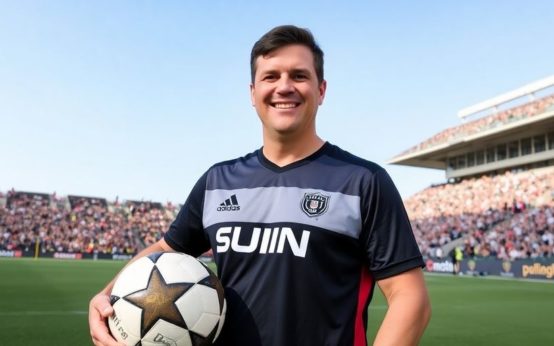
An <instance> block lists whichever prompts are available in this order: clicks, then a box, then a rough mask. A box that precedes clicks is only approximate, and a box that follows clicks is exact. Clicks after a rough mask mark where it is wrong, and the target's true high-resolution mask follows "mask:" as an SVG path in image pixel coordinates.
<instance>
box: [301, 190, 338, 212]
mask: <svg viewBox="0 0 554 346" xmlns="http://www.w3.org/2000/svg"><path fill="white" fill-rule="evenodd" d="M330 199H331V196H326V195H322V194H321V193H319V192H315V193H305V194H304V198H303V199H302V205H301V207H302V211H303V212H304V213H305V214H306V215H308V216H309V217H314V216H319V215H322V214H323V213H325V212H326V211H327V208H328V207H329V200H330Z"/></svg>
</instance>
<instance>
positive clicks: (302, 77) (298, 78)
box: [294, 74, 308, 80]
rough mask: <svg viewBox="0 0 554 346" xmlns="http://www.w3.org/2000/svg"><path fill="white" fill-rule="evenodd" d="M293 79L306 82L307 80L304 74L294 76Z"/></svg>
mask: <svg viewBox="0 0 554 346" xmlns="http://www.w3.org/2000/svg"><path fill="white" fill-rule="evenodd" d="M294 79H295V80H306V79H308V76H306V75H305V74H297V75H295V76H294Z"/></svg>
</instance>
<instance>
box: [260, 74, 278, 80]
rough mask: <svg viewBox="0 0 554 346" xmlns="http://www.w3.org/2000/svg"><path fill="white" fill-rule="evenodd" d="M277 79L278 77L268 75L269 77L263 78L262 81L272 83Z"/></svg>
mask: <svg viewBox="0 0 554 346" xmlns="http://www.w3.org/2000/svg"><path fill="white" fill-rule="evenodd" d="M275 79H277V77H275V76H274V75H267V76H265V77H263V78H262V80H265V81H272V80H275Z"/></svg>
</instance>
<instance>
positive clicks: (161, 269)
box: [108, 252, 227, 346]
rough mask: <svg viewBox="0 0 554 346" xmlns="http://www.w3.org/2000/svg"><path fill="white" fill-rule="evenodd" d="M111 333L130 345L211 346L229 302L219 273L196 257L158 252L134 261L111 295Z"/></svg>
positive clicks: (121, 276) (125, 270)
mask: <svg viewBox="0 0 554 346" xmlns="http://www.w3.org/2000/svg"><path fill="white" fill-rule="evenodd" d="M111 303H112V306H113V309H114V314H113V315H112V316H111V317H110V318H109V319H108V325H109V327H110V331H111V333H112V335H113V336H114V337H115V338H116V339H117V340H118V341H122V342H123V343H125V344H126V345H130V346H135V345H142V346H149V345H158V346H159V345H168V346H198V345H203V346H204V345H211V344H212V343H213V342H214V341H215V340H216V338H217V337H218V335H219V333H220V332H221V328H222V327H223V322H224V321H225V313H226V310H227V304H226V302H225V298H224V295H223V286H222V285H221V283H220V282H219V280H218V278H217V277H216V276H215V274H214V273H213V272H212V271H211V270H210V269H208V267H206V266H205V265H204V264H203V263H201V262H199V261H198V260H196V259H195V258H194V257H192V256H189V255H185V254H182V253H176V252H156V253H153V254H150V255H148V256H146V257H142V258H140V259H138V260H136V261H135V262H133V263H131V264H130V265H128V266H127V267H125V269H124V270H123V271H122V272H121V273H120V274H119V276H118V278H117V280H116V282H115V284H114V287H113V289H112V293H111Z"/></svg>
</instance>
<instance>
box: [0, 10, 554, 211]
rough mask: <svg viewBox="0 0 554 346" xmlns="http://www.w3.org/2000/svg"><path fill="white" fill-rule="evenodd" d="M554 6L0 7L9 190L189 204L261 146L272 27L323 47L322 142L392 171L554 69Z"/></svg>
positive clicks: (405, 180) (429, 173)
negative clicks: (263, 50)
mask: <svg viewBox="0 0 554 346" xmlns="http://www.w3.org/2000/svg"><path fill="white" fill-rule="evenodd" d="M552 23H554V2H552V1H526V2H523V1H500V0H497V1H476V0H475V1H464V2H454V1H438V0H437V1H364V2H362V1H360V2H339V1H279V2H273V3H268V2H261V1H238V0H237V1H61V0H60V1H55V0H52V1H3V0H0V191H6V190H8V189H11V188H12V187H13V188H15V189H16V190H25V191H36V192H47V193H51V192H54V191H56V192H57V193H58V194H59V195H67V194H79V195H90V196H99V197H106V198H108V199H109V200H113V199H114V198H115V197H116V196H119V198H120V199H144V200H154V201H161V202H165V201H172V202H176V203H181V202H183V201H184V200H185V199H186V196H187V195H188V192H189V191H190V189H191V188H192V186H193V184H194V183H195V181H196V179H197V178H198V177H199V176H200V175H201V174H202V173H203V172H204V171H205V170H206V169H207V168H208V167H210V166H211V165H212V164H213V163H215V162H218V161H222V160H227V159H230V158H235V157H238V156H242V155H244V154H246V153H248V152H251V151H253V150H255V149H257V148H259V147H260V146H261V143H262V142H261V126H260V123H259V121H258V118H257V116H256V113H255V111H254V109H253V108H252V106H251V104H250V100H249V93H248V85H249V54H250V49H251V47H252V44H253V43H254V42H255V41H256V40H257V39H258V38H259V37H260V36H261V35H262V34H263V33H265V32H266V31H267V30H269V29H271V28H272V27H274V26H276V25H280V24H295V25H298V26H302V27H307V28H310V29H311V30H312V32H313V33H314V35H315V36H316V38H317V40H318V42H319V43H320V45H321V46H322V48H323V50H324V51H325V59H326V60H325V74H326V79H327V81H328V89H327V96H326V100H325V102H324V104H323V106H322V107H321V108H320V111H319V113H318V132H319V134H320V136H321V137H323V138H324V139H326V140H329V141H330V142H332V143H334V144H337V145H339V146H341V147H342V148H343V149H346V150H348V151H351V152H352V153H354V154H357V155H358V156H361V157H363V158H365V159H368V160H371V161H374V162H376V163H378V164H381V165H383V166H384V167H385V168H386V169H387V171H389V173H390V174H391V176H392V178H393V180H394V181H395V183H396V185H397V187H398V189H399V190H400V193H401V194H402V196H404V197H408V196H410V195H412V194H413V193H415V192H417V191H419V190H421V189H423V188H425V187H427V186H429V185H430V184H431V183H439V182H442V181H444V172H441V171H436V170H429V169H418V168H409V167H402V166H391V165H387V164H386V162H387V161H388V160H389V159H390V158H392V157H393V156H395V155H397V154H398V153H400V152H402V151H403V150H405V149H407V148H409V147H411V146H413V145H415V144H417V143H418V142H420V141H422V140H424V139H426V138H427V137H429V136H432V135H433V134H435V133H437V132H439V131H441V130H443V129H444V128H446V127H450V126H455V125H457V124H459V123H460V120H459V119H458V117H457V116H456V114H457V112H458V110H460V109H461V108H464V107H467V106H470V105H472V104H475V103H477V102H479V101H482V100H484V99H488V98H490V97H493V96H496V95H498V94H501V93H503V92H506V91H509V90H512V89H515V88H517V87H520V86H522V85H524V84H526V83H529V82H532V81H535V80H538V79H541V78H544V77H547V76H549V75H552V74H554V58H553V57H554V45H552V40H553V39H554V35H553V34H554V27H553V26H552Z"/></svg>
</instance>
